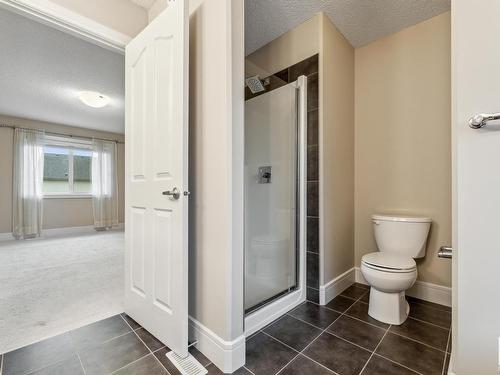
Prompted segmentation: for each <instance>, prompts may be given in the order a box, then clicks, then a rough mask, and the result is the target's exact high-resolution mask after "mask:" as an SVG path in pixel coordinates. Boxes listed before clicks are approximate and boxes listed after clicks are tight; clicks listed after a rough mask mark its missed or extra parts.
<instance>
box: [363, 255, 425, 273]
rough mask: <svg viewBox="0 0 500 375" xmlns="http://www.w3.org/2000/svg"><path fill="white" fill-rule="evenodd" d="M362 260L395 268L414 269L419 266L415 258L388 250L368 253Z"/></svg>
mask: <svg viewBox="0 0 500 375" xmlns="http://www.w3.org/2000/svg"><path fill="white" fill-rule="evenodd" d="M361 261H362V262H364V263H366V264H369V265H372V266H375V267H380V268H387V269H393V270H412V269H414V268H415V267H416V266H417V264H416V263H415V260H413V258H409V257H407V256H404V255H399V254H393V253H387V252H375V253H370V254H366V255H364V256H363V258H361Z"/></svg>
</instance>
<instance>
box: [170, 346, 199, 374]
mask: <svg viewBox="0 0 500 375" xmlns="http://www.w3.org/2000/svg"><path fill="white" fill-rule="evenodd" d="M167 358H168V359H169V360H170V362H172V363H173V364H174V366H175V367H176V368H177V370H179V371H180V372H181V374H182V375H204V374H207V373H208V371H207V369H206V368H205V367H203V366H202V365H201V363H200V362H198V361H197V360H196V358H194V357H193V356H192V355H191V354H189V355H188V356H187V357H186V358H181V357H179V356H178V355H177V354H175V353H174V352H173V351H172V352H168V353H167Z"/></svg>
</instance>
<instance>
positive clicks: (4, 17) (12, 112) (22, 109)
mask: <svg viewBox="0 0 500 375" xmlns="http://www.w3.org/2000/svg"><path fill="white" fill-rule="evenodd" d="M0 50H1V52H0V56H1V58H0V82H1V83H0V88H1V89H0V114H3V115H9V116H16V117H24V118H29V119H35V120H40V121H47V122H54V123H60V124H65V125H70V126H80V127H84V128H90V129H99V130H104V131H111V132H119V133H123V132H124V121H125V120H124V78H125V73H124V63H125V61H124V56H123V55H120V54H118V53H114V52H111V51H109V50H107V49H104V48H101V47H98V46H96V45H94V44H91V43H88V42H86V41H84V40H82V39H79V38H76V37H73V36H71V35H69V34H66V33H63V32H61V31H58V30H56V29H53V28H51V27H48V26H45V25H42V24H40V23H37V22H35V21H32V20H30V19H28V18H25V17H22V16H20V15H17V14H14V13H11V12H9V11H7V10H3V9H0ZM84 90H92V91H98V92H101V93H103V94H105V95H107V96H109V97H110V99H111V103H110V105H109V106H107V107H104V108H100V109H94V108H90V107H87V106H85V105H84V104H83V103H81V102H80V100H79V99H78V98H77V93H78V92H79V91H84Z"/></svg>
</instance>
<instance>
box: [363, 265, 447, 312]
mask: <svg viewBox="0 0 500 375" xmlns="http://www.w3.org/2000/svg"><path fill="white" fill-rule="evenodd" d="M356 282H357V283H360V284H367V285H368V283H367V282H366V280H365V278H364V277H363V274H362V273H361V269H360V268H359V267H356ZM406 295H408V296H410V297H415V298H420V299H423V300H424V301H429V302H434V303H439V304H440V305H445V306H451V288H450V287H447V286H442V285H437V284H433V283H428V282H425V281H419V280H417V281H416V282H415V285H413V286H412V287H411V288H410V289H408V290H407V291H406Z"/></svg>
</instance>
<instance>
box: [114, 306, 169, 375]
mask: <svg viewBox="0 0 500 375" xmlns="http://www.w3.org/2000/svg"><path fill="white" fill-rule="evenodd" d="M120 317H121V318H122V319H123V321H124V322H125V324H127V325H128V326H129V327H130V328H131V329H132V332H134V334H135V336H136V337H137V338H138V339H139V341H140V342H142V344H143V345H144V346H145V347H146V349H147V350H148V351H149V354H151V355H153V358H154V359H155V360H156V361H157V362H158V363H159V364H160V366H161V367H162V368H164V369H165V371H166V372H167V374H168V375H170V372H169V371H168V370H167V368H166V367H165V366H164V365H163V363H161V361H160V360H159V359H158V358H157V357H156V355H155V354H154V353H156V352H157V351H158V350H161V349H163V348H165V347H166V345H165V346H163V347H161V348H160V349H158V350H155V351H154V352H153V351H152V350H151V349H150V348H149V346H147V345H146V343H145V342H144V341H143V340H142V339H141V338H140V337H139V335H138V334H137V332H136V331H135V330H134V329H133V328H132V326H131V325H130V324H129V323H128V322H127V320H126V319H125V318H124V317H123V316H122V315H121V314H120ZM140 328H144V327H140ZM137 329H139V328H137ZM144 330H145V328H144ZM162 344H163V343H162ZM149 354H147V355H145V356H143V357H141V358H139V359H137V360H136V361H139V360H141V359H142V358H145V357H147V356H148V355H149ZM136 361H134V362H136ZM134 362H130V363H129V364H128V365H126V366H124V367H127V366H129V365H131V364H132V363H134ZM122 368H123V367H122ZM118 370H120V369H118ZM118 370H116V371H118ZM116 371H115V372H116Z"/></svg>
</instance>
